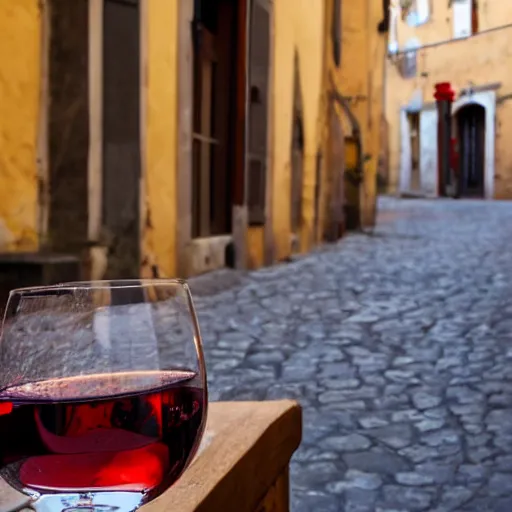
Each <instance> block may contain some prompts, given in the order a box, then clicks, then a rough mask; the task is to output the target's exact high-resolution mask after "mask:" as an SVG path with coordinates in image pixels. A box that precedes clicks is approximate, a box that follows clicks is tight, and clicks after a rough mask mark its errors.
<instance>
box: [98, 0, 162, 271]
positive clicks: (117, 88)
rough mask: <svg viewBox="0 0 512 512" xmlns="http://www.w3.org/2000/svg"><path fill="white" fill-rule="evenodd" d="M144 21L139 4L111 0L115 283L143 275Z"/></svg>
mask: <svg viewBox="0 0 512 512" xmlns="http://www.w3.org/2000/svg"><path fill="white" fill-rule="evenodd" d="M139 23H140V6H139V0H105V4H104V26H103V29H104V30H103V41H104V42H103V45H104V46H103V91H104V92H103V226H104V228H105V231H106V234H107V237H108V244H109V258H108V267H107V272H106V277H107V278H109V279H114V278H115V279H120V278H132V277H137V276H138V274H139V264H140V227H139V222H140V221H139V219H140V168H141V153H140V43H139V39H140V28H139ZM169 172H170V171H169Z"/></svg>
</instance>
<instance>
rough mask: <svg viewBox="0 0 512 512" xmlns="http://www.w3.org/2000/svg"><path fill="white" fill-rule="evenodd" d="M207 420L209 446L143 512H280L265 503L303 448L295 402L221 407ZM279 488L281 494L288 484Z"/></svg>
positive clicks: (221, 404) (215, 407) (214, 408)
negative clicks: (298, 451)
mask: <svg viewBox="0 0 512 512" xmlns="http://www.w3.org/2000/svg"><path fill="white" fill-rule="evenodd" d="M208 415H209V416H208V423H207V432H208V433H209V434H210V435H211V439H210V440H209V444H208V445H207V446H205V447H204V449H203V451H202V453H201V454H200V455H199V456H198V457H197V458H196V459H195V460H194V462H193V463H192V464H191V466H190V467H189V468H188V470H187V471H186V472H185V474H184V475H183V476H182V477H181V478H180V480H179V481H178V482H177V483H176V484H175V485H174V486H173V487H171V488H170V489H169V490H168V491H167V492H166V493H164V494H163V495H162V496H160V497H159V498H158V499H156V500H155V501H154V502H152V503H150V504H148V505H146V506H145V507H143V508H142V509H141V511H142V512H167V511H169V512H174V511H176V510H179V511H180V512H192V511H197V512H206V511H208V512H211V511H217V510H218V511H222V512H229V511H233V512H254V511H255V510H258V508H259V509H260V510H264V511H267V510H268V511H274V510H275V511H276V512H277V511H279V512H281V509H279V508H276V507H274V508H270V505H268V504H267V503H265V499H266V497H267V494H268V493H269V491H270V490H271V488H272V487H273V485H274V484H275V483H276V482H277V481H278V477H279V476H280V475H282V474H283V472H286V471H287V467H288V464H289V461H290V458H291V456H292V454H293V452H294V451H295V450H296V448H297V447H298V446H299V444H300V440H301V430H302V428H301V427H302V420H301V409H300V406H299V405H298V404H297V403H296V402H294V401H291V400H282V401H268V402H217V403H213V404H211V405H210V409H209V412H208ZM286 480H287V479H286ZM278 487H279V489H278V490H277V489H276V490H275V492H276V493H280V494H281V495H282V493H283V488H284V487H285V484H284V480H282V481H281V482H280V484H279V486H278ZM268 499H273V498H268ZM275 499H276V500H278V498H275ZM281 501H282V499H281ZM264 506H266V507H267V508H261V507H264ZM283 512H284V509H283Z"/></svg>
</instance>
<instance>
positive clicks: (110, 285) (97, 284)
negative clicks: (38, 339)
mask: <svg viewBox="0 0 512 512" xmlns="http://www.w3.org/2000/svg"><path fill="white" fill-rule="evenodd" d="M159 286H162V287H163V286H168V287H172V286H174V287H181V288H183V289H185V290H187V291H189V286H188V282H187V280H186V279H180V278H171V279H165V278H164V279H159V278H157V279H153V278H148V279H112V280H108V279H99V280H90V281H87V280H84V281H68V282H63V283H57V284H50V285H41V286H25V287H21V288H14V289H12V290H10V292H9V297H11V295H15V294H19V295H23V294H25V293H37V292H44V291H59V290H65V291H72V290H80V289H82V290H84V289H87V290H91V289H92V290H105V289H122V288H126V289H128V288H148V287H159Z"/></svg>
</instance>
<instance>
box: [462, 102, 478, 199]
mask: <svg viewBox="0 0 512 512" xmlns="http://www.w3.org/2000/svg"><path fill="white" fill-rule="evenodd" d="M457 120H458V123H457V124H458V131H459V162H460V163H459V165H460V167H459V193H460V195H461V196H463V197H464V196H465V197H483V196H484V188H485V187H484V175H485V172H484V167H485V108H484V107H482V106H480V105H468V106H467V107H464V108H463V109H461V110H460V111H459V113H458V116H457Z"/></svg>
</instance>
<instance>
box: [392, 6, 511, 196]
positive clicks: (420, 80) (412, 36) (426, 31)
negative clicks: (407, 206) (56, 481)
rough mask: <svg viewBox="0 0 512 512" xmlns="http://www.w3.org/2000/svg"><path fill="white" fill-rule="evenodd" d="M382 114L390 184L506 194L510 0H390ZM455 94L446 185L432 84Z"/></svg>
mask: <svg viewBox="0 0 512 512" xmlns="http://www.w3.org/2000/svg"><path fill="white" fill-rule="evenodd" d="M389 23H390V26H389V47H388V50H389V53H388V57H387V60H386V71H385V77H386V78H385V96H386V99H385V113H386V121H387V123H388V126H389V139H388V144H389V169H388V172H389V181H388V186H389V190H390V191H393V192H400V193H405V194H408V193H413V194H420V195H425V196H434V197H435V196H439V195H454V196H458V197H480V198H487V199H491V198H497V199H505V198H506V199H510V198H512V149H511V147H510V144H508V143H507V136H506V134H507V133H508V130H509V128H510V125H511V123H512V121H511V119H512V118H511V112H512V101H511V98H512V78H511V77H510V76H509V73H508V71H507V70H508V68H509V67H510V65H511V64H512V55H511V53H510V50H509V42H508V41H509V39H510V37H511V35H512V4H510V3H509V2H492V1H490V0H478V1H477V0H452V1H450V2H447V1H446V0H432V1H430V0H413V1H397V0H391V2H390V15H389ZM442 82H449V83H450V84H451V86H452V88H453V89H454V90H455V93H456V96H455V100H454V103H453V105H452V112H451V119H449V120H448V121H447V122H449V123H450V125H451V134H452V148H451V155H450V160H451V185H452V190H448V191H447V190H444V189H443V187H442V186H441V180H440V178H439V172H438V159H439V157H438V146H437V126H438V121H439V119H438V113H437V109H436V105H435V100H434V96H433V94H434V88H435V85H436V84H438V83H442Z"/></svg>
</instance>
